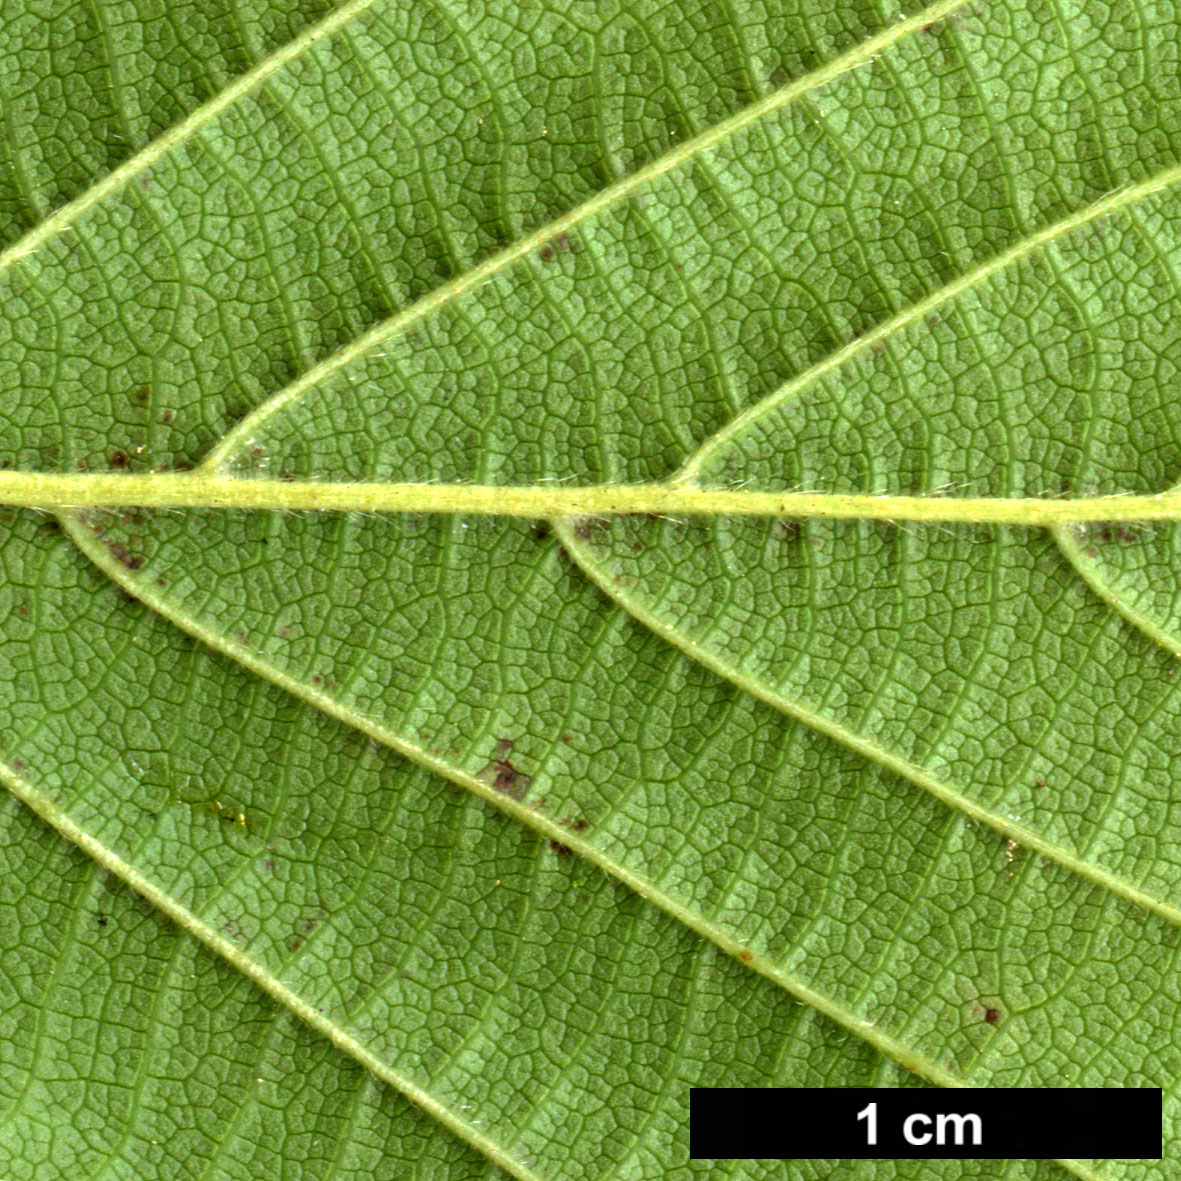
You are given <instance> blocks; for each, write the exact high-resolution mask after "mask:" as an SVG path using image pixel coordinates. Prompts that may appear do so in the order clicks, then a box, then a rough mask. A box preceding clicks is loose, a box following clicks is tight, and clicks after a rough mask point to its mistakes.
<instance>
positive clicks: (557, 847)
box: [549, 841, 574, 857]
mask: <svg viewBox="0 0 1181 1181" xmlns="http://www.w3.org/2000/svg"><path fill="white" fill-rule="evenodd" d="M549 851H550V852H551V853H553V854H554V855H555V856H557V857H569V856H570V854H571V853H573V852H574V850H573V849H571V848H570V846H569V845H563V844H562V842H561V841H550V843H549Z"/></svg>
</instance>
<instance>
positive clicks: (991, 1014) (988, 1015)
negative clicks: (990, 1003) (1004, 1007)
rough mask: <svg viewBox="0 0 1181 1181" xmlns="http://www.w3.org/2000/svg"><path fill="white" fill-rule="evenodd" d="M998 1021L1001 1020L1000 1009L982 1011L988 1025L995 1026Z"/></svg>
mask: <svg viewBox="0 0 1181 1181" xmlns="http://www.w3.org/2000/svg"><path fill="white" fill-rule="evenodd" d="M1000 1019H1001V1011H1000V1009H985V1010H984V1020H985V1021H987V1022H988V1024H989V1025H995V1024H996V1023H997V1022H998V1021H1000Z"/></svg>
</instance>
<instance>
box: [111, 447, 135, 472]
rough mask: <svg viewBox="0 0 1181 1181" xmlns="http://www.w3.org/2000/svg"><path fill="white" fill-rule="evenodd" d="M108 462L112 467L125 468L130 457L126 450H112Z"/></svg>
mask: <svg viewBox="0 0 1181 1181" xmlns="http://www.w3.org/2000/svg"><path fill="white" fill-rule="evenodd" d="M109 462H110V465H111V467H113V468H125V467H126V466H127V465H128V464H129V463H130V462H131V459H130V458H129V456H128V454H127V452H126V451H112V452H111V458H110V461H109Z"/></svg>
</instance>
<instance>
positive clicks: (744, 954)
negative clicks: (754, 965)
mask: <svg viewBox="0 0 1181 1181" xmlns="http://www.w3.org/2000/svg"><path fill="white" fill-rule="evenodd" d="M738 958H739V959H740V960H741V961H742V962H743V963H744V964H749V963H750V961H751V960H753V959H754V955H753V953H751V952H749V951H746V950H745V949H744V950H742V951H740V952H739V953H738Z"/></svg>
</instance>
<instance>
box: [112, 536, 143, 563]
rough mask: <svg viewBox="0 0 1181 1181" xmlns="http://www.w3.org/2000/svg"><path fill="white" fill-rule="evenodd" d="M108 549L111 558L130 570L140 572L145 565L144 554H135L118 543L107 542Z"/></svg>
mask: <svg viewBox="0 0 1181 1181" xmlns="http://www.w3.org/2000/svg"><path fill="white" fill-rule="evenodd" d="M106 547H107V550H108V551H109V552H110V555H111V557H112V558H114V559H115V561H116V562H118V563H119V565H120V566H125V567H126V568H127V569H128V570H138V569H139V568H140V567H141V566H142V565H143V564H144V559H143V555H142V554H133V553H132V552H131V551H130V550H129V549H128V548H127V547H126V546H125V545H120V544H119V542H117V541H108V542H106Z"/></svg>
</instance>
